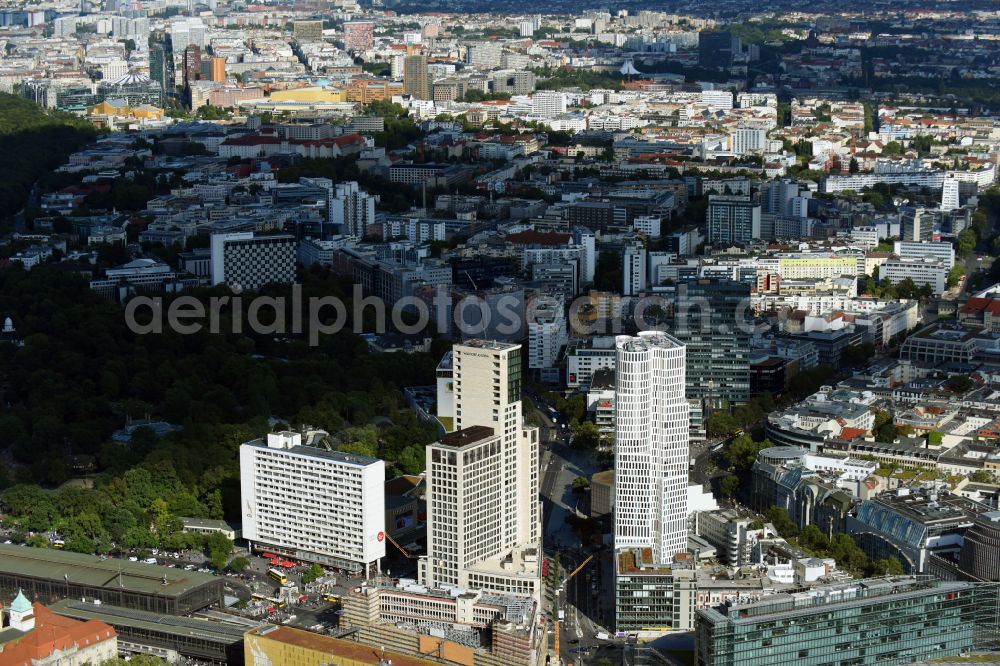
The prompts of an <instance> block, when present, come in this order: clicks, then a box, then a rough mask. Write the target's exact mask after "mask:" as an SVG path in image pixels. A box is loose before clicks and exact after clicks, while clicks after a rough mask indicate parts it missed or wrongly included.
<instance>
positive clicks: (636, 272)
mask: <svg viewBox="0 0 1000 666" xmlns="http://www.w3.org/2000/svg"><path fill="white" fill-rule="evenodd" d="M645 288H646V250H644V249H643V248H642V246H641V245H637V246H632V247H628V248H625V252H624V253H623V254H622V295H623V296H636V295H638V294H639V293H640V292H641V291H642V290H643V289H645Z"/></svg>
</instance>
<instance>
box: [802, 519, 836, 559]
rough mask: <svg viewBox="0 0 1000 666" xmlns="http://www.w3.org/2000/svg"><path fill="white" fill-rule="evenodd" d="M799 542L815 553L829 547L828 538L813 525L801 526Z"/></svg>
mask: <svg viewBox="0 0 1000 666" xmlns="http://www.w3.org/2000/svg"><path fill="white" fill-rule="evenodd" d="M799 543H800V544H802V545H803V546H804V547H806V548H808V549H809V550H812V551H815V552H817V553H822V552H825V551H826V550H827V549H828V548H829V547H830V540H829V539H828V538H827V536H826V535H825V534H823V532H822V531H820V529H819V528H818V527H816V526H815V525H806V526H805V527H803V528H802V532H801V533H800V534H799Z"/></svg>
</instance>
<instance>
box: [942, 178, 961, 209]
mask: <svg viewBox="0 0 1000 666" xmlns="http://www.w3.org/2000/svg"><path fill="white" fill-rule="evenodd" d="M960 205H961V204H960V202H959V200H958V180H957V179H955V178H945V179H944V183H942V185H941V210H943V211H949V210H955V209H956V208H958V207H959V206H960Z"/></svg>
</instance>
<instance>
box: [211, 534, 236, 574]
mask: <svg viewBox="0 0 1000 666" xmlns="http://www.w3.org/2000/svg"><path fill="white" fill-rule="evenodd" d="M205 550H206V551H208V564H209V566H210V567H212V568H213V569H215V570H216V571H222V570H223V569H224V568H225V567H226V562H228V561H229V554H230V553H231V552H232V551H233V542H232V541H230V540H229V537H227V536H226V535H225V534H223V533H222V532H212V533H211V534H209V535H208V536H206V537H205Z"/></svg>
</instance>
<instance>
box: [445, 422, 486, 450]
mask: <svg viewBox="0 0 1000 666" xmlns="http://www.w3.org/2000/svg"><path fill="white" fill-rule="evenodd" d="M492 436H493V428H490V427H487V426H479V425H477V426H469V427H468V428H462V429H461V430H456V431H455V432H451V433H448V434H447V435H445V436H444V437H442V438H441V441H440V442H439V443H440V444H441V446H450V447H453V448H456V449H460V448H462V447H463V446H468V445H469V444H475V443H476V442H481V441H483V440H484V439H489V438H490V437H492Z"/></svg>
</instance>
